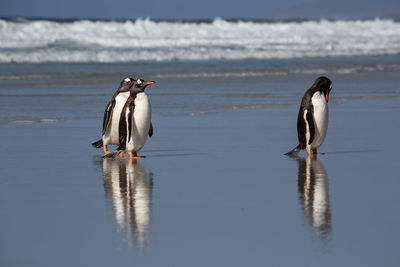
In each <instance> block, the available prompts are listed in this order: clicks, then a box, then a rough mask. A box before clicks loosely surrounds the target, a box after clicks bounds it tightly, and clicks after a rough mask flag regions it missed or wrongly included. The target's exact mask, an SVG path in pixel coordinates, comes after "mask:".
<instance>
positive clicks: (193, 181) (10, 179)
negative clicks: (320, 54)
mask: <svg viewBox="0 0 400 267" xmlns="http://www.w3.org/2000/svg"><path fill="white" fill-rule="evenodd" d="M328 61H329V60H328ZM347 61H348V63H346V59H344V61H343V62H344V63H340V60H337V61H336V60H334V59H332V60H331V62H330V63H329V64H326V65H324V64H322V62H320V61H319V60H317V59H310V60H304V61H303V62H300V61H296V60H292V61H284V60H283V61H276V62H275V61H248V62H246V64H243V62H235V63H237V64H238V65H241V64H243V66H242V68H243V69H240V68H241V67H239V69H238V67H237V65H236V66H231V65H230V64H231V63H232V62H230V64H227V63H224V64H223V63H217V62H215V63H210V62H208V63H204V62H203V63H194V62H192V63H188V62H186V63H183V62H181V63H168V64H167V63H165V64H164V63H160V64H156V63H145V64H144V65H143V66H141V65H137V64H104V65H103V64H39V65H29V64H27V65H24V64H21V65H19V64H15V65H13V64H10V65H0V69H1V70H2V72H1V77H0V104H1V106H2V109H1V110H2V112H1V114H0V124H1V125H0V138H1V140H3V142H2V151H3V153H2V154H1V155H0V159H1V161H0V162H1V168H0V216H1V220H0V236H1V239H0V251H1V252H0V265H1V266H132V265H139V266H245V265H246V266H247V265H251V266H256V265H272V266H363V267H364V266H398V265H399V263H400V257H399V254H398V240H399V238H400V235H399V231H398V225H399V223H400V214H399V213H398V212H397V211H398V208H397V203H399V202H400V194H398V188H399V183H400V181H399V175H398V166H397V165H398V160H397V158H398V151H399V149H400V142H399V139H398V136H399V134H400V121H399V119H398V114H399V112H400V87H399V82H400V75H399V72H398V71H396V70H394V69H387V70H386V71H377V70H376V69H374V70H373V71H366V70H364V71H360V72H358V71H355V72H354V71H352V72H350V73H343V72H342V71H339V69H343V68H342V67H340V68H339V67H335V66H337V65H340V64H342V65H346V66H349V65H352V66H354V65H357V64H360V65H363V66H366V65H368V64H369V65H371V66H372V65H376V64H377V62H379V64H380V65H384V66H386V67H387V68H389V67H388V66H391V64H392V63H393V62H392V61H394V59H392V58H381V59H380V60H379V59H377V58H367V59H365V58H364V59H357V58H352V59H347ZM240 63H241V64H240ZM273 63H275V64H277V65H275V66H278V67H277V68H278V69H279V68H281V69H284V70H285V71H286V73H285V74H277V73H275V74H271V72H272V70H273V67H272V66H271V65H273ZM296 64H297V65H296ZM318 64H319V65H318ZM295 65H296V66H295ZM342 65H340V66H342ZM299 66H300V67H299ZM142 67H143V68H142ZM322 67H324V68H326V69H331V70H336V71H327V72H323V71H321V72H318V71H311V72H310V73H306V72H303V73H294V72H290V71H289V70H294V69H303V70H307V69H308V70H310V69H321V68H322ZM335 68H336V69H335ZM128 69H129V71H127V70H128ZM265 72H268V73H265ZM134 74H137V75H140V76H141V77H142V78H145V79H149V80H155V81H156V82H157V84H155V85H154V86H152V87H149V88H148V93H149V95H150V99H151V103H152V105H153V111H154V112H153V125H154V136H153V137H152V138H151V139H149V140H148V142H147V143H146V145H145V147H144V148H143V150H142V151H141V153H142V154H143V155H146V158H144V159H141V160H138V161H135V162H129V161H128V160H127V159H126V160H123V161H120V160H119V159H103V158H102V153H101V152H102V151H100V150H95V149H94V148H92V147H91V146H90V143H91V142H93V141H95V140H96V139H98V138H99V137H100V136H99V134H100V130H101V129H100V127H101V122H102V116H103V114H102V113H103V109H104V108H105V105H106V103H107V101H108V100H109V98H110V97H111V95H112V93H113V92H114V91H115V90H116V86H117V85H118V84H119V82H120V80H121V79H122V78H124V77H125V76H127V75H129V76H133V75H134ZM319 75H327V76H328V77H330V78H331V79H332V80H333V89H332V94H331V98H330V102H329V105H330V107H329V109H330V121H329V129H328V135H327V138H326V141H325V143H324V145H323V146H322V147H321V149H320V152H323V153H325V154H324V155H322V156H318V158H317V159H307V158H305V154H304V153H300V154H299V156H298V157H297V158H289V157H286V156H283V153H285V152H287V151H288V150H290V149H292V148H293V147H294V146H295V145H296V132H295V131H296V118H297V112H298V104H299V101H300V99H301V97H302V95H303V93H304V91H305V90H306V89H307V88H308V87H309V86H310V85H311V84H312V82H313V81H314V79H315V78H316V77H318V76H319ZM134 77H139V76H136V75H135V76H134Z"/></svg>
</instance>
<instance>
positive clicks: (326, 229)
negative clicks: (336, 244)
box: [296, 158, 332, 240]
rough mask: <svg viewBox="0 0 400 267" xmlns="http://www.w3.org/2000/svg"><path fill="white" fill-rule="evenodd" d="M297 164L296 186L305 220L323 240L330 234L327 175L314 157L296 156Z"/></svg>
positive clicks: (328, 237)
mask: <svg viewBox="0 0 400 267" xmlns="http://www.w3.org/2000/svg"><path fill="white" fill-rule="evenodd" d="M296 160H297V162H298V164H299V172H298V188H299V193H300V200H301V202H302V206H303V211H304V215H305V218H306V220H307V222H308V223H309V224H310V225H311V226H313V228H314V229H315V231H316V232H317V234H318V236H320V237H321V238H322V239H323V240H328V239H330V236H331V230H332V225H331V211H330V205H329V185H328V175H327V173H326V171H325V168H324V166H323V165H322V163H321V162H320V161H318V160H317V159H316V158H313V159H311V158H307V159H304V158H296Z"/></svg>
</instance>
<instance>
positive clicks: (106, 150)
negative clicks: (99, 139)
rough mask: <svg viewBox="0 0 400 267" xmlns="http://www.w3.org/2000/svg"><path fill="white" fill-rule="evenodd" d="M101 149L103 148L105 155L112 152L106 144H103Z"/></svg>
mask: <svg viewBox="0 0 400 267" xmlns="http://www.w3.org/2000/svg"><path fill="white" fill-rule="evenodd" d="M103 149H104V156H107V155H109V154H111V153H112V152H110V151H108V147H107V145H105V146H104V147H103Z"/></svg>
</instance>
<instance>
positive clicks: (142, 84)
mask: <svg viewBox="0 0 400 267" xmlns="http://www.w3.org/2000/svg"><path fill="white" fill-rule="evenodd" d="M153 83H155V82H153V81H144V80H142V79H137V80H136V81H135V82H134V83H133V84H131V92H133V93H141V92H144V90H145V89H146V87H147V86H148V85H150V84H153Z"/></svg>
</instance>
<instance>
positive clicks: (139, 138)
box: [117, 79, 155, 159]
mask: <svg viewBox="0 0 400 267" xmlns="http://www.w3.org/2000/svg"><path fill="white" fill-rule="evenodd" d="M154 83H155V82H153V81H150V82H148V81H143V80H141V79H138V80H136V82H135V83H134V85H133V86H132V87H131V90H130V95H129V98H128V100H127V101H126V103H125V106H124V107H123V109H122V112H121V118H120V123H119V147H118V149H117V150H118V151H119V152H121V153H123V152H125V153H128V154H129V158H130V159H138V158H141V157H139V156H138V155H137V152H138V151H139V150H140V149H141V148H142V147H143V146H144V143H145V142H146V140H147V135H148V136H149V137H151V136H152V135H153V125H152V124H151V106H150V101H149V98H148V97H147V95H146V94H145V92H144V90H145V89H146V87H147V86H148V85H150V84H154ZM122 155H123V154H120V156H122Z"/></svg>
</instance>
